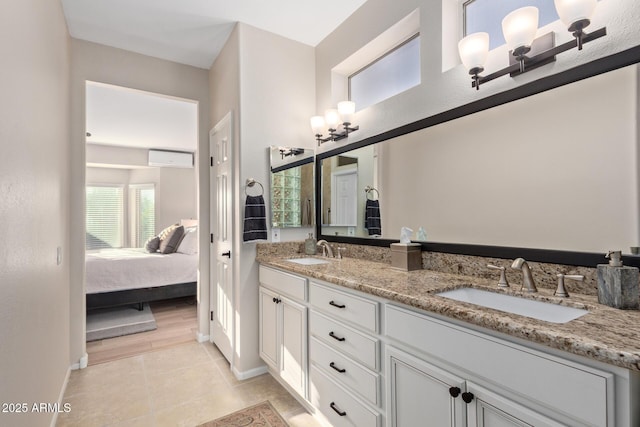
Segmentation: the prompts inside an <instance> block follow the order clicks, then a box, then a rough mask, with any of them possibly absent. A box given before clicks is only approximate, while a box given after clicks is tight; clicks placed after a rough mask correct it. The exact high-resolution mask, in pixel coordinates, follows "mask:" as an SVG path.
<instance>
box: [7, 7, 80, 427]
mask: <svg viewBox="0 0 640 427" xmlns="http://www.w3.org/2000/svg"><path fill="white" fill-rule="evenodd" d="M69 45H70V41H69V35H68V32H67V27H66V24H65V20H64V16H63V13H62V7H61V6H60V2H57V1H52V2H43V1H36V0H20V1H11V2H4V3H3V5H2V13H1V14H0V51H2V56H3V59H4V60H3V62H2V67H0V93H2V97H1V100H0V147H2V155H1V156H0V195H1V196H0V199H1V200H2V202H1V203H0V235H2V239H1V243H0V325H1V326H0V402H2V403H12V402H14V403H17V402H27V403H29V405H31V404H32V403H34V402H49V403H55V402H57V401H58V399H60V398H61V397H62V396H61V393H62V392H63V385H64V383H65V379H66V378H67V374H68V369H69V226H70V222H69V147H70V145H69V64H70V58H69V52H70V47H69ZM57 247H61V248H62V264H61V265H57V263H56V248H57ZM29 409H31V408H29ZM53 417H54V414H52V413H31V412H29V413H26V414H25V413H22V414H7V413H0V425H3V426H17V427H21V426H25V427H34V426H36V427H37V426H48V425H50V424H51V422H52V420H53Z"/></svg>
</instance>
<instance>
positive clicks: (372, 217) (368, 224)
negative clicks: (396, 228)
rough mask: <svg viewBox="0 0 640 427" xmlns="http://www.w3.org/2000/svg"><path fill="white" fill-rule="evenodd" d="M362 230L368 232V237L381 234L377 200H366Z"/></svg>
mask: <svg viewBox="0 0 640 427" xmlns="http://www.w3.org/2000/svg"><path fill="white" fill-rule="evenodd" d="M364 228H366V229H367V230H368V231H369V235H370V236H372V235H374V234H377V235H381V234H382V223H381V222H380V202H379V201H378V200H371V199H367V204H366V205H365V209H364Z"/></svg>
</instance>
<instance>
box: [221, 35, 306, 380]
mask: <svg viewBox="0 0 640 427" xmlns="http://www.w3.org/2000/svg"><path fill="white" fill-rule="evenodd" d="M314 69H315V68H314V50H313V48H311V47H309V46H306V45H303V44H301V43H297V42H294V41H291V40H288V39H285V38H283V37H280V36H276V35H274V34H271V33H267V32H265V31H262V30H258V29H256V28H254V27H251V26H248V25H246V24H238V25H237V26H236V28H235V29H234V31H233V33H232V34H231V36H230V38H229V40H228V41H227V44H226V45H225V48H224V49H223V51H222V53H221V55H220V56H219V57H218V58H217V60H216V61H215V62H214V64H213V66H212V68H211V71H210V87H211V125H212V126H213V125H215V124H216V123H217V122H218V121H219V120H220V119H222V117H224V115H225V114H226V113H227V112H228V111H233V114H234V117H233V119H234V135H235V137H234V156H235V161H234V163H235V169H236V170H235V175H234V179H235V187H234V192H235V195H236V196H235V198H234V200H235V201H236V206H234V224H235V225H234V227H235V228H234V230H235V231H234V236H235V239H236V240H235V242H234V245H235V248H236V250H235V251H232V252H235V254H236V255H235V257H234V258H233V261H234V270H233V271H234V277H235V283H234V291H235V300H234V305H235V307H236V309H237V314H236V324H235V327H236V330H235V346H236V354H235V360H234V361H233V362H232V365H233V367H234V370H235V371H236V373H237V374H239V375H245V374H247V373H249V372H250V371H251V370H252V369H256V368H259V367H261V366H263V365H264V363H263V362H262V360H260V358H259V356H258V274H257V273H258V269H257V264H256V263H255V244H253V243H249V244H243V243H241V242H242V240H241V239H242V219H243V210H244V199H245V198H244V185H245V184H244V183H245V181H246V179H247V178H249V177H252V178H255V179H256V180H258V181H260V182H261V183H262V184H263V186H264V188H265V196H266V197H268V192H269V182H270V179H269V178H270V177H269V150H268V147H269V146H270V145H291V146H297V147H309V148H313V145H314V144H315V141H314V139H313V135H311V131H310V130H309V117H311V116H312V115H313V114H314V110H315V108H314V100H315V90H314V85H315V78H314ZM298 232H299V231H298ZM294 233H295V231H292V232H291V234H290V235H289V236H285V235H284V234H283V238H285V239H286V238H292V237H291V236H294V237H293V238H297V237H298V236H297V235H296V234H294ZM303 236H304V237H306V236H305V234H304V233H302V234H300V238H302V237H303Z"/></svg>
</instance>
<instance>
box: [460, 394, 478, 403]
mask: <svg viewBox="0 0 640 427" xmlns="http://www.w3.org/2000/svg"><path fill="white" fill-rule="evenodd" d="M474 397H475V396H474V395H473V393H469V392H466V391H465V392H464V393H462V400H464V401H465V403H471V401H472V400H473V398H474Z"/></svg>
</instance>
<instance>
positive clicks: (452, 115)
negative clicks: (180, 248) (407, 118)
mask: <svg viewBox="0 0 640 427" xmlns="http://www.w3.org/2000/svg"><path fill="white" fill-rule="evenodd" d="M638 62H640V46H635V47H633V48H630V49H627V50H624V51H622V52H618V53H615V54H613V55H609V56H606V57H603V58H599V59H596V60H594V61H591V62H588V63H586V64H583V65H579V66H577V67H575V68H571V69H569V70H566V71H562V72H560V73H558V74H553V75H550V76H547V77H542V78H540V79H538V80H535V81H532V82H529V83H526V84H524V85H522V86H518V87H516V88H514V89H510V90H507V91H505V92H500V93H497V94H495V95H492V96H488V97H486V98H482V99H480V100H478V101H473V102H471V103H468V104H465V105H462V106H460V107H456V108H453V109H451V110H448V111H444V112H442V113H439V114H435V115H433V116H429V117H426V118H424V119H421V120H417V121H415V122H412V123H409V124H406V125H403V126H400V127H397V128H395V129H391V130H389V131H386V132H383V133H381V134H378V135H374V136H371V137H368V138H365V139H363V140H361V141H357V142H355V143H353V144H349V145H344V146H342V147H338V148H334V149H332V150H328V151H325V152H323V153H320V154H318V155H316V158H315V168H316V169H315V170H316V173H315V175H316V176H315V180H316V190H315V191H316V196H315V197H316V236H317V239H325V240H327V241H329V242H337V243H351V244H357V245H369V246H381V247H389V245H391V243H398V242H399V240H397V239H369V238H364V237H350V236H332V235H327V234H322V218H321V215H322V209H321V208H322V207H321V206H320V204H321V201H322V199H321V194H320V189H321V188H322V160H324V159H326V158H329V157H332V156H335V155H338V154H343V153H346V152H348V151H351V150H356V149H358V148H361V147H365V146H367V145H371V144H375V143H378V142H382V141H386V140H388V139H392V138H395V137H398V136H402V135H406V134H408V133H411V132H415V131H418V130H421V129H425V128H428V127H431V126H436V125H439V124H441V123H445V122H448V121H451V120H455V119H458V118H460V117H464V116H467V115H469V114H474V113H477V112H480V111H484V110H487V109H489V108H493V107H497V106H499V105H503V104H507V103H509V102H512V101H517V100H519V99H522V98H526V97H528V96H532V95H536V94H538V93H541V92H545V91H548V90H551V89H555V88H557V87H560V86H564V85H567V84H570V83H574V82H577V81H580V80H584V79H587V78H589V77H594V76H597V75H599V74H603V73H607V72H609V71H614V70H617V69H619V68H623V67H626V66H629V65H634V64H637V63H638ZM470 90H471V89H470ZM416 243H420V244H421V245H422V250H423V251H429V252H445V253H451V254H458V255H472V256H482V257H490V258H504V259H510V258H517V257H523V258H525V259H527V260H528V261H535V262H545V263H553V264H565V265H576V266H584V267H593V268H595V266H596V265H598V264H604V263H605V262H606V261H605V258H604V250H605V248H603V253H593V252H575V251H561V250H552V249H534V248H518V247H508V246H488V245H487V246H485V245H471V244H459V243H439V242H416ZM609 249H611V250H617V249H619V248H609ZM622 259H623V262H624V264H625V265H628V266H633V267H640V257H639V256H628V255H623V257H622Z"/></svg>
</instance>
